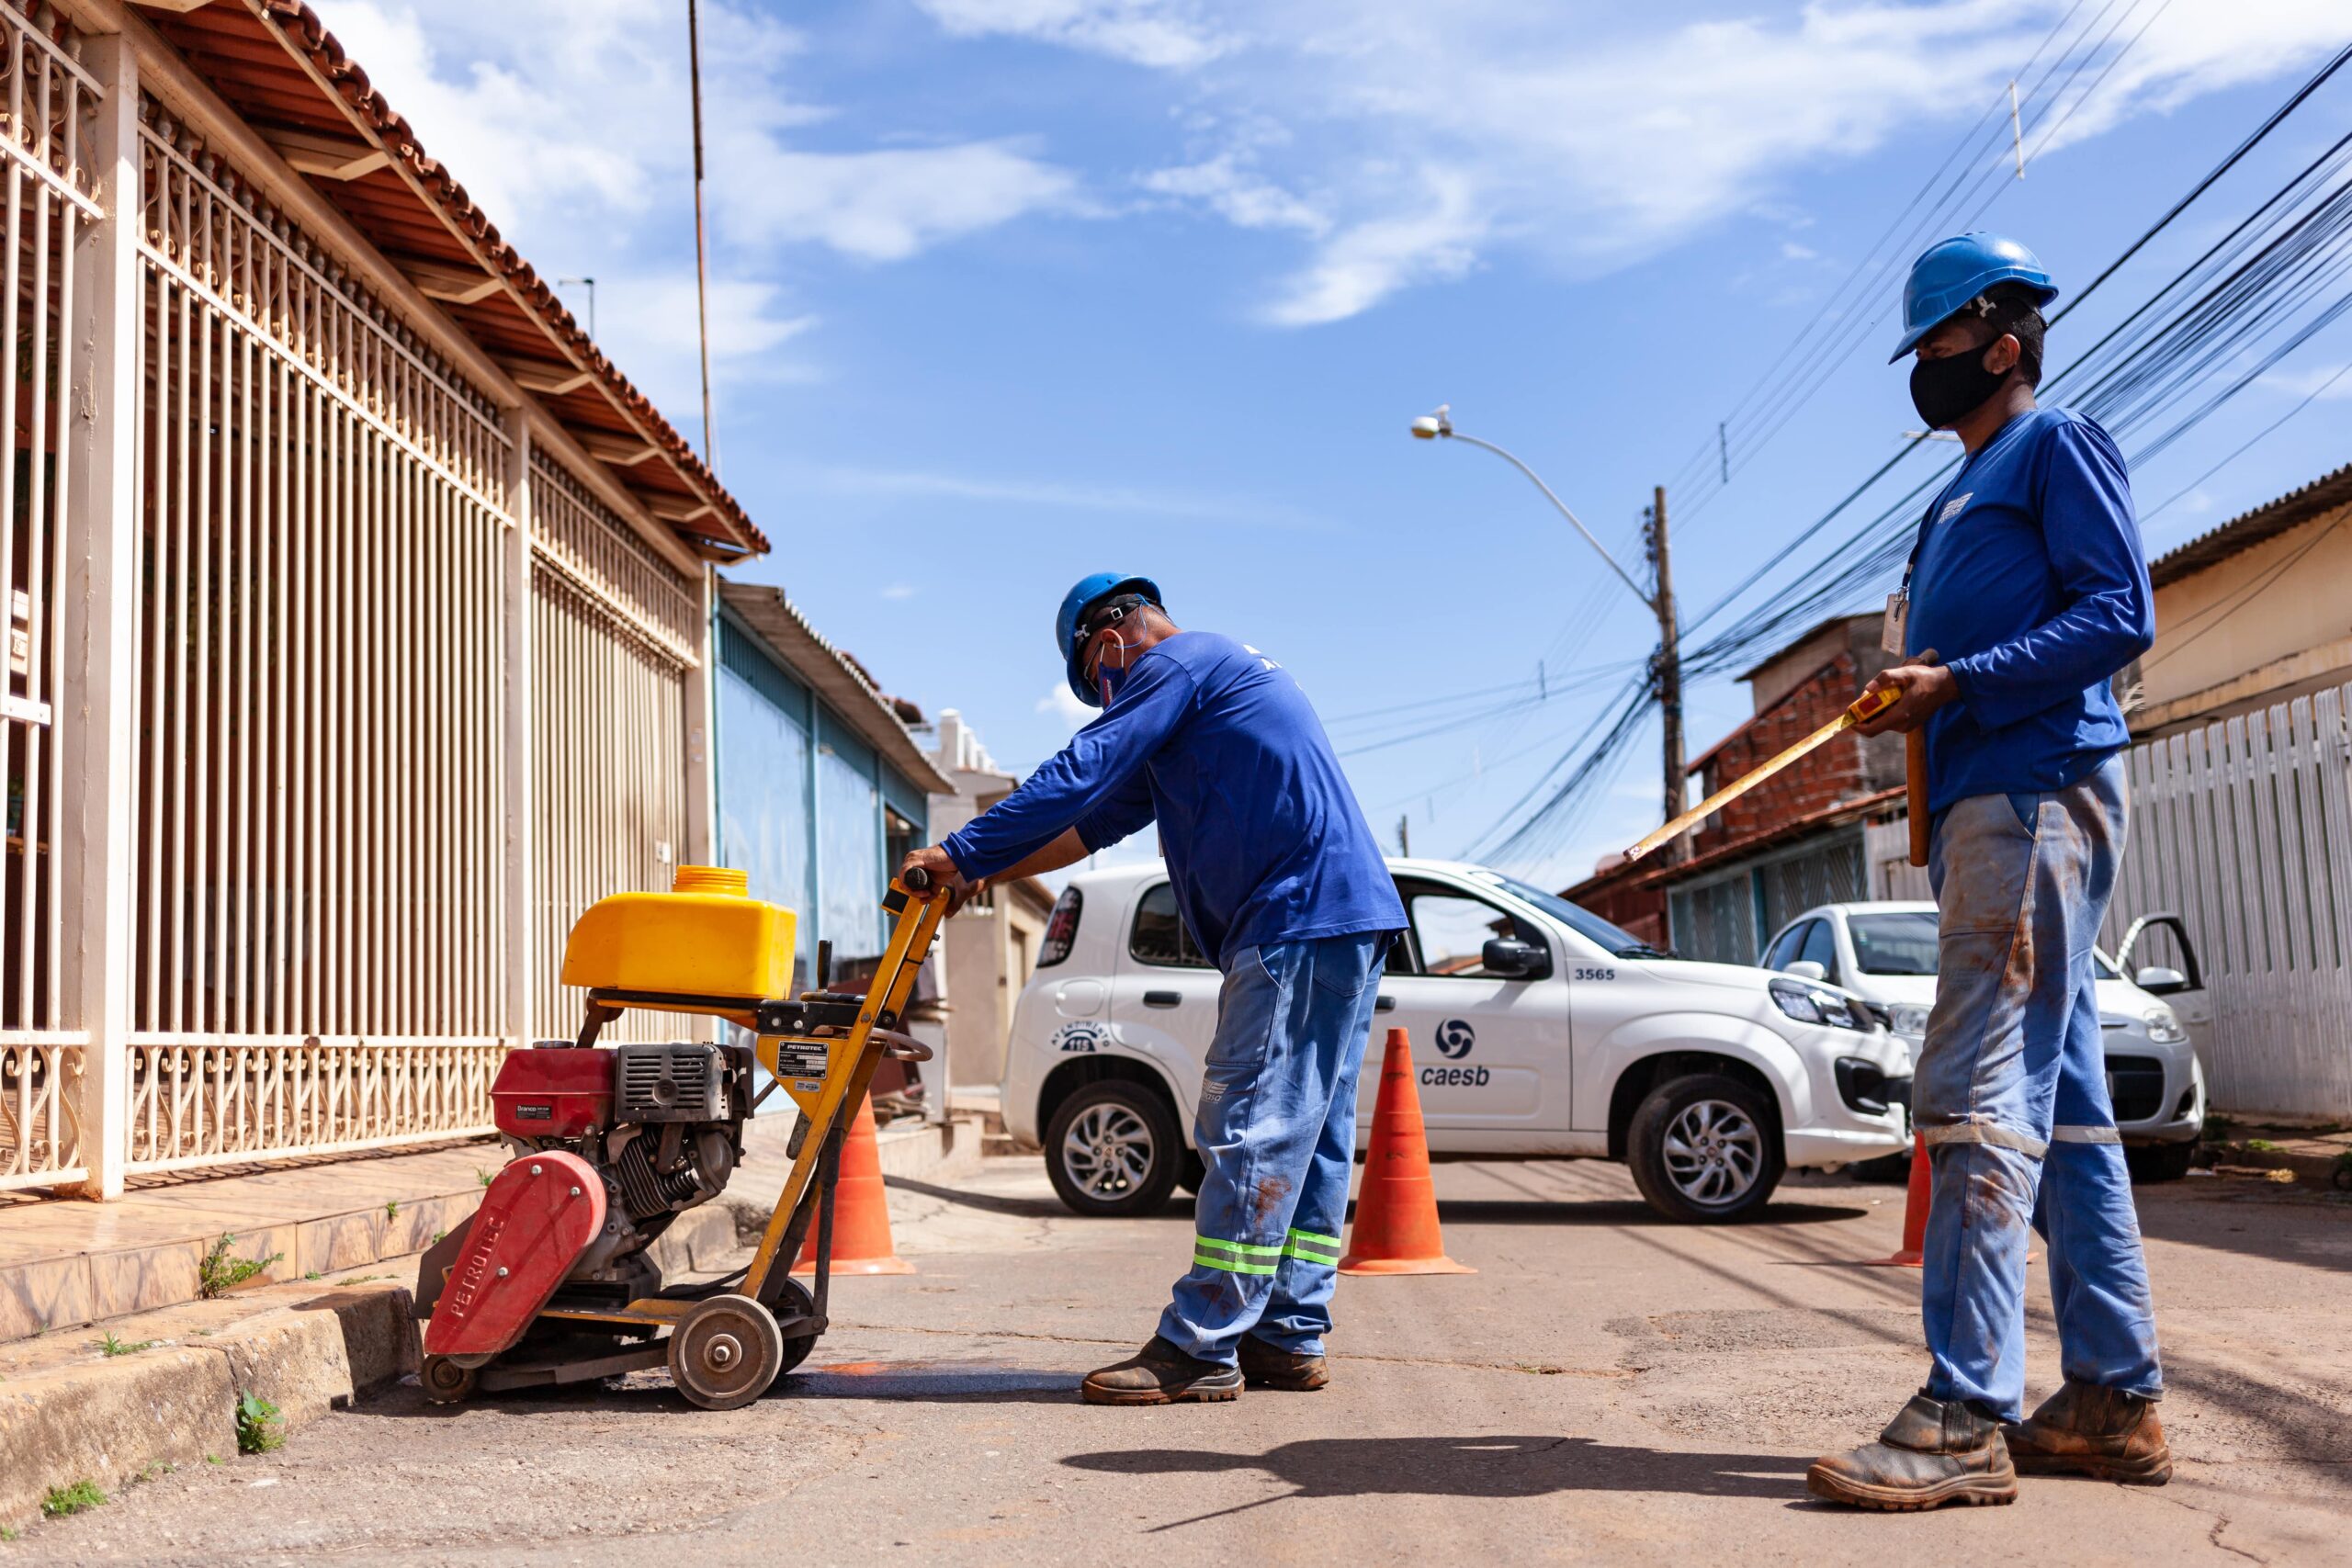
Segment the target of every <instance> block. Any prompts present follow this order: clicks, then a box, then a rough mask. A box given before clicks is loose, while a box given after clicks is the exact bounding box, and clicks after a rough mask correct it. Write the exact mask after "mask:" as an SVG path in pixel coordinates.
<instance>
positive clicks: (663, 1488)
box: [0, 1160, 2352, 1568]
mask: <svg viewBox="0 0 2352 1568" xmlns="http://www.w3.org/2000/svg"><path fill="white" fill-rule="evenodd" d="M1437 1181H1438V1189H1439V1191H1440V1193H1441V1195H1442V1198H1443V1200H1444V1205H1443V1212H1444V1222H1445V1226H1446V1242H1447V1248H1448V1250H1449V1251H1450V1252H1451V1253H1452V1254H1453V1256H1454V1257H1455V1258H1459V1259H1461V1260H1462V1261H1464V1262H1466V1263H1469V1264H1472V1265H1474V1266H1476V1268H1477V1269H1478V1270H1479V1272H1478V1273H1477V1274H1476V1275H1475V1276H1469V1277H1461V1278H1426V1279H1378V1280H1345V1281H1343V1282H1342V1284H1341V1287H1340V1295H1339V1301H1338V1309H1337V1310H1338V1314H1339V1317H1340V1333H1339V1336H1338V1337H1337V1338H1336V1339H1335V1341H1334V1347H1333V1348H1334V1351H1335V1353H1336V1362H1337V1364H1336V1367H1335V1372H1336V1382H1335V1383H1334V1386H1333V1387H1332V1388H1330V1389H1329V1390H1328V1391H1326V1392H1324V1393H1315V1394H1282V1393H1266V1392H1262V1391H1252V1392H1250V1393H1246V1394H1244V1395H1243V1397H1242V1398H1241V1399H1240V1400H1239V1401H1238V1403H1236V1404H1220V1405H1206V1406H1203V1405H1182V1406H1175V1407H1171V1408H1165V1409H1156V1410H1154V1409H1146V1410H1104V1409H1096V1408H1091V1407H1088V1406H1086V1405H1083V1404H1080V1403H1079V1402H1078V1399H1077V1396H1076V1393H1075V1384H1076V1382H1077V1379H1078V1378H1079V1377H1080V1375H1081V1374H1083V1373H1084V1372H1085V1371H1086V1370H1087V1369H1089V1368H1091V1367H1093V1366H1096V1365H1099V1364H1101V1363H1103V1362H1104V1361H1108V1360H1112V1359H1117V1358H1118V1357H1120V1356H1122V1355H1124V1354H1125V1353H1126V1352H1127V1351H1128V1350H1130V1349H1132V1348H1133V1347H1134V1346H1136V1344H1138V1343H1140V1342H1141V1341H1142V1339H1143V1338H1144V1337H1146V1336H1147V1335H1148V1334H1149V1333H1150V1331H1151V1327H1152V1323H1153V1319H1154V1317H1155V1315H1156V1314H1157V1313H1158V1311H1159V1304H1160V1302H1161V1300H1162V1299H1163V1295H1164V1292H1165V1288H1166V1285H1167V1282H1168V1280H1170V1278H1171V1277H1172V1276H1173V1274H1174V1273H1175V1271H1176V1270H1178V1269H1181V1268H1182V1266H1183V1262H1184V1259H1185V1258H1186V1256H1187V1255H1188V1249H1189V1237H1190V1229H1191V1224H1190V1212H1189V1207H1188V1206H1187V1205H1185V1204H1182V1203H1181V1202H1180V1203H1178V1204H1173V1205H1171V1206H1170V1208H1169V1209H1168V1210H1167V1211H1166V1212H1165V1213H1161V1214H1158V1215H1155V1216H1152V1217H1149V1218H1146V1219H1136V1220H1127V1221H1110V1222H1106V1221H1094V1220H1080V1219H1077V1218H1075V1217H1073V1216H1070V1215H1069V1214H1068V1213H1065V1212H1064V1211H1063V1210H1062V1209H1061V1208H1060V1206H1059V1205H1058V1204H1057V1202H1056V1201H1054V1199H1053V1197H1052V1195H1051V1192H1050V1190H1049V1189H1048V1188H1047V1186H1046V1180H1045V1177H1044V1174H1043V1172H1042V1170H1041V1169H1040V1168H1039V1167H1038V1165H1037V1164H1036V1162H1035V1160H1025V1161H1023V1160H992V1161H990V1162H989V1168H988V1170H987V1171H986V1172H985V1173H984V1174H983V1175H982V1176H981V1177H979V1178H978V1179H974V1180H972V1181H970V1182H968V1183H967V1184H965V1185H964V1187H963V1188H962V1189H961V1190H951V1189H948V1188H945V1187H941V1186H938V1185H934V1184H933V1183H929V1182H914V1181H902V1180H893V1181H892V1182H891V1184H890V1188H891V1197H890V1201H891V1207H892V1215H893V1222H894V1224H895V1226H896V1230H897V1235H898V1239H899V1249H900V1251H901V1252H902V1253H903V1254H904V1255H905V1256H906V1257H908V1258H910V1259H911V1260H912V1261H913V1262H915V1263H916V1264H917V1265H918V1267H919V1269H920V1270H921V1271H920V1272H919V1273H918V1274H916V1275H914V1276H912V1277H910V1278H904V1279H851V1280H842V1281H840V1282H838V1283H837V1284H836V1286H835V1294H834V1304H833V1312H834V1327H833V1329H832V1331H831V1333H830V1334H829V1335H828V1336H827V1337H825V1339H823V1340H822V1341H821V1342H820V1344H819V1345H818V1347H817V1348H816V1350H815V1352H814V1354H813V1355H811V1356H810V1358H809V1361H808V1363H807V1365H806V1366H805V1367H804V1368H803V1369H802V1370H801V1371H800V1372H799V1373H797V1374H796V1375H795V1376H793V1377H791V1378H789V1379H787V1380H786V1382H783V1383H782V1384H780V1385H779V1387H778V1389H777V1391H776V1392H775V1393H771V1394H770V1395H769V1396H768V1397H767V1398H765V1399H763V1400H762V1401H760V1402H759V1403H757V1404H753V1405H752V1406H751V1407H749V1408H747V1409H744V1410H739V1411H733V1412H728V1413H723V1414H718V1413H710V1412H703V1411H697V1410H695V1409H692V1408H691V1407H689V1406H687V1405H686V1404H684V1402H683V1401H681V1400H680V1399H679V1398H678V1397H677V1396H676V1395H675V1394H674V1393H673V1392H672V1391H671V1390H670V1388H669V1386H668V1382H667V1379H666V1377H664V1376H662V1375H661V1374H647V1375H641V1376H638V1377H634V1378H631V1379H628V1380H626V1381H624V1382H619V1383H616V1384H613V1385H608V1386H605V1387H603V1388H598V1389H594V1390H588V1391H579V1390H574V1391H571V1392H566V1393H552V1394H545V1395H539V1396H534V1397H515V1396H511V1395H509V1396H504V1397H490V1398H485V1399H482V1400H481V1401H479V1402H477V1403H475V1404H469V1405H465V1406H462V1407H458V1408H457V1409H454V1410H445V1409H440V1408H435V1407H431V1406H427V1405H426V1404H424V1402H423V1400H422V1399H421V1398H420V1396H419V1395H418V1394H417V1393H416V1391H415V1390H414V1389H413V1387H401V1388H397V1389H393V1390H390V1391H388V1392H387V1393H384V1394H383V1395H381V1396H379V1397H378V1398H376V1399H374V1400H372V1401H370V1402H368V1403H367V1404H365V1405H363V1406H362V1407H361V1408H360V1409H358V1410H356V1411H354V1412H350V1413H347V1414H345V1415H341V1416H334V1417H333V1418H330V1419H328V1420H326V1421H323V1422H322V1423H320V1424H318V1425H315V1426H313V1427H309V1428H307V1429H305V1430H304V1431H302V1432H300V1433H299V1434H297V1435H296V1437H295V1438H293V1440H292V1441H291V1442H290V1443H289V1445H288V1447H287V1448H286V1449H285V1450H283V1451H281V1452H278V1453H275V1454H269V1455H263V1456H256V1457H252V1458H238V1457H236V1456H233V1455H224V1456H222V1461H223V1462H221V1463H220V1464H218V1465H200V1466H193V1467H188V1468H186V1469H183V1470H181V1471H179V1472H175V1473H172V1474H168V1475H164V1476H161V1477H158V1478H157V1479H155V1480H153V1481H152V1482H149V1483H143V1484H141V1485H138V1486H135V1487H133V1488H131V1489H130V1491H129V1492H128V1493H127V1494H126V1495H123V1496H121V1497H119V1498H118V1499H116V1500H115V1501H114V1502H113V1503H111V1504H109V1505H108V1506H106V1507H104V1508H102V1509H99V1510H97V1511H96V1512H94V1513H91V1514H88V1515H85V1516H82V1517H77V1518H73V1519H65V1520H59V1521H53V1522H51V1523H48V1524H45V1525H43V1526H41V1527H40V1528H39V1529H35V1530H31V1531H28V1533H27V1534H26V1536H25V1538H24V1539H23V1540H21V1541H18V1542H17V1543H15V1544H13V1545H6V1546H0V1568H5V1565H6V1564H7V1563H9V1562H74V1563H120V1562H138V1563H148V1564H176V1563H220V1562H235V1563H239V1564H264V1563H275V1562H297V1561H302V1562H311V1561H315V1560H317V1559H319V1558H321V1557H333V1558H334V1559H336V1560H338V1561H344V1562H360V1563H372V1562H387V1563H389V1562H401V1563H404V1564H408V1563H444V1562H446V1563H464V1564H484V1563H497V1564H505V1563H515V1564H539V1563H587V1564H607V1563H609V1564H615V1565H619V1564H629V1565H631V1568H639V1565H641V1564H642V1563H643V1562H645V1561H646V1560H647V1559H648V1557H649V1555H650V1554H654V1553H661V1552H670V1553H673V1554H676V1555H678V1556H680V1557H682V1558H684V1557H691V1559H692V1560H693V1561H695V1562H698V1563H733V1562H746V1563H749V1562H760V1563H768V1562H779V1561H791V1562H812V1563H831V1562H839V1563H870V1562H908V1563H924V1562H942V1563H947V1562H952V1563H956V1564H968V1563H993V1562H1008V1563H1010V1562H1087V1563H1090V1564H1103V1563H1128V1562H1155V1561H1162V1560H1165V1559H1166V1558H1167V1557H1168V1555H1169V1554H1170V1553H1182V1554H1183V1555H1184V1556H1186V1557H1188V1558H1191V1559H1193V1560H1196V1561H1231V1560H1246V1561H1253V1562H1357V1561H1363V1562H1384V1561H1395V1560H1397V1559H1398V1558H1400V1557H1404V1556H1407V1555H1411V1556H1416V1557H1426V1558H1433V1559H1437V1560H1441V1561H1446V1562H1465V1561H1476V1562H1482V1563H1491V1562H1686V1561H1688V1560H1689V1559H1690V1558H1691V1555H1692V1553H1693V1551H1700V1552H1705V1553H1709V1554H1718V1555H1719V1554H1724V1553H1726V1551H1728V1552H1730V1553H1732V1554H1736V1556H1737V1557H1739V1558H1740V1559H1742V1560H1744V1561H1748V1562H1805V1563H1845V1562H1853V1563H1870V1564H1872V1565H1873V1568H1879V1565H1883V1564H1884V1563H1885V1562H1890V1561H1894V1560H1896V1559H1897V1558H1899V1557H1901V1556H1904V1555H1907V1554H1911V1553H1916V1552H1918V1551H1922V1550H1934V1551H1949V1552H1953V1553H1965V1554H1968V1555H1970V1556H1972V1557H1976V1558H1979V1559H1983V1560H1991V1559H1994V1558H2006V1557H2018V1558H2026V1557H2030V1558H2031V1559H2033V1560H2036V1561H2054V1562H2084V1563H2098V1562H2131V1563H2134V1564H2162V1563H2174V1562H2181V1563H2199V1562H2245V1561H2252V1562H2280V1563H2296V1562H2319V1561H2326V1560H2331V1559H2334V1560H2341V1557H2342V1552H2343V1547H2342V1540H2343V1538H2344V1536H2345V1534H2346V1529H2347V1527H2352V1339H2347V1337H2346V1335H2345V1334H2344V1333H2343V1332H2342V1328H2341V1314H2340V1311H2339V1310H2338V1306H2337V1303H2340V1301H2341V1297H2342V1290H2343V1281H2344V1278H2345V1271H2346V1268H2347V1266H2352V1201H2346V1200H2342V1199H2336V1198H2332V1197H2324V1196H2316V1195H2310V1194H2301V1193H2297V1192H2295V1191H2293V1190H2282V1189H2279V1188H2276V1187H2271V1186H2268V1185H2267V1184H2259V1185H2256V1184H2251V1183H2248V1184H2240V1183H2235V1182H2231V1181H2227V1180H2222V1179H2211V1178H2199V1179H2191V1180H2189V1181H2186V1182H2182V1183H2178V1184H2177V1185H2174V1186H2171V1187H2163V1188H2149V1189H2143V1190H2142V1191H2141V1213H2142V1222H2143V1227H2144V1228H2145V1230H2146V1232H2147V1235H2148V1247H2149V1261H2150V1266H2151V1269H2152V1272H2153V1274H2154V1281H2155V1288H2156V1298H2157V1303H2158V1314H2159V1324H2160V1327H2161V1329H2162V1332H2163V1334H2164V1345H2165V1357H2166V1361H2167V1368H2168V1372H2169V1375H2170V1378H2171V1383H2172V1392H2171V1393H2170V1395H2169V1396H2168V1398H2167V1399H2166V1401H2165V1407H2164V1410H2165V1424H2166V1427H2167V1428H2168V1429H2169V1431H2170V1433H2171V1436H2172V1441H2173V1445H2174V1449H2175V1452H2176V1454H2177V1458H2178V1461H2179V1464H2178V1472H2177V1476H2176V1479H2175V1480H2174V1482H2173V1483H2172V1484H2171V1485H2170V1486H2168V1487H2164V1488H2160V1489H2134V1488H2126V1487H2117V1486H2110V1485H2106V1484H2102V1483H2088V1482H2069V1481H2047V1480H2045V1481H2033V1480H2029V1481H2028V1482H2026V1483H2025V1487H2024V1495H2023V1497H2022V1499H2021V1500H2020V1501H2019V1502H2018V1504H2017V1505H2016V1506H2012V1507H2007V1508H1978V1509H1964V1510H1959V1511H1956V1512H1954V1511H1947V1512H1943V1513H1939V1514H1933V1515H1921V1516H1892V1515H1878V1514H1854V1513H1847V1512H1843V1511H1839V1510H1834V1509H1830V1508H1827V1507H1826V1506H1821V1505H1817V1504H1815V1503H1814V1502H1812V1501H1811V1500H1809V1499H1808V1498H1807V1497H1806V1496H1805V1495H1804V1489H1803V1482H1802V1476H1803V1472H1804V1467H1805V1465H1806V1464H1807V1463H1808V1462H1810V1461H1811V1460H1812V1459H1813V1458H1814V1456H1815V1454H1817V1453H1819V1452H1821V1451H1823V1450H1827V1449H1832V1448H1843V1447H1846V1446H1849V1445H1850V1444H1852V1443H1854V1442H1858V1441H1860V1440H1862V1439H1864V1438H1867V1437H1869V1436H1871V1434H1873V1433H1875V1431H1876V1430H1877V1428H1878V1427H1880V1426H1881V1425H1882V1424H1883V1422H1884V1421H1885V1419H1886V1417H1887V1416H1888V1415H1889V1414H1891V1413H1892V1412H1893V1411H1894V1408H1895V1407H1896V1406H1897V1405H1898V1404H1900V1403H1901V1402H1902V1400H1903V1399H1904V1398H1905V1396H1906V1395H1907V1394H1908V1393H1909V1392H1910V1391H1911V1389H1912V1388H1913V1387H1915V1386H1916V1385H1917V1382H1918V1381H1919V1378H1920V1376H1921V1373H1922V1371H1923V1369H1924V1360H1925V1358H1924V1353H1923V1352H1922V1351H1921V1350H1920V1348H1919V1343H1918V1327H1917V1305H1916V1302H1917V1275H1916V1274H1915V1273H1912V1272H1909V1271H1906V1270H1897V1269H1869V1268H1860V1267H1856V1266H1855V1262H1856V1260H1857V1259H1863V1258H1873V1257H1878V1256H1883V1255H1884V1254H1885V1253H1887V1252H1889V1251H1891V1250H1893V1248H1894V1245H1895V1242H1896V1240H1897V1236H1898V1232H1899V1227H1900V1224H1901V1209H1902V1191H1901V1190H1900V1189H1899V1188H1891V1187H1878V1186H1864V1185H1858V1184H1854V1183H1850V1182H1848V1181H1845V1180H1843V1179H1837V1178H1817V1177H1816V1178H1806V1179H1801V1180H1792V1182H1791V1183H1790V1184H1789V1185H1787V1186H1785V1187H1784V1188H1783V1189H1782V1190H1781V1195H1780V1198H1779V1201H1777V1202H1776V1203H1775V1204H1774V1205H1773V1207H1772V1209H1771V1210H1770V1216H1769V1219H1768V1222H1767V1223H1764V1224H1754V1225H1747V1226H1742V1227H1736V1228H1730V1229H1715V1228H1693V1227H1682V1226H1675V1225H1668V1224H1663V1223H1660V1222H1658V1221H1657V1220H1656V1219H1655V1218H1653V1217H1652V1216H1651V1215H1650V1213H1649V1212H1648V1211H1647V1210H1646V1209H1645V1208H1644V1207H1643V1206H1642V1205H1641V1204H1640V1202H1639V1201H1637V1200H1636V1199H1635V1198H1634V1193H1633V1189H1632V1183H1631V1181H1630V1180H1629V1179H1627V1177H1626V1175H1625V1173H1624V1172H1623V1170H1622V1169H1620V1168H1616V1167H1612V1166H1607V1165H1601V1164H1597V1163H1567V1162H1544V1163H1532V1164H1503V1163H1497V1164H1477V1165H1452V1166H1443V1167H1441V1168H1439V1169H1438V1172H1437ZM2034 1273H2035V1275H2036V1276H2037V1278H2036V1280H2035V1283H2034V1285H2033V1287H2032V1290H2033V1294H2034V1297H2035V1299H2036V1305H2035V1316H2034V1322H2033V1325H2032V1333H2031V1336H2030V1354H2031V1356H2032V1367H2031V1371H2030V1375H2029V1386H2030V1389H2031V1390H2032V1392H2033V1394H2034V1395H2035V1396H2036V1397H2039V1396H2040V1395H2041V1394H2042V1393H2047V1392H2048V1391H2049V1389H2050V1388H2051V1387H2052V1386H2053V1385H2054V1383H2055V1381H2056V1378H2057V1348H2056V1344H2055V1341H2054V1339H2053V1337H2052V1335H2051V1333H2050V1322H2049V1316H2048V1313H2047V1308H2046V1296H2045V1294H2044V1292H2045V1290H2046V1287H2045V1286H2044V1285H2043V1284H2042V1283H2041V1280H2040V1278H2039V1276H2040V1275H2041V1269H2040V1267H2039V1265H2037V1266H2036V1268H2035V1269H2034Z"/></svg>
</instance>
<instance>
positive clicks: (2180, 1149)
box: [2123, 1142, 2197, 1182]
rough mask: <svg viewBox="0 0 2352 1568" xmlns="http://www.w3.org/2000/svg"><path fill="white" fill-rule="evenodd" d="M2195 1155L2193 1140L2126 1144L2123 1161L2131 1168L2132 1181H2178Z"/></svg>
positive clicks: (2185, 1173)
mask: <svg viewBox="0 0 2352 1568" xmlns="http://www.w3.org/2000/svg"><path fill="white" fill-rule="evenodd" d="M2196 1155H2197V1145H2196V1144H2195V1143H2194V1142H2189V1143H2179V1144H2143V1145H2138V1146H2136V1147H2134V1146H2131V1145H2126V1146H2125V1148H2124V1150H2123V1163H2124V1164H2125V1165H2126V1166H2127V1167H2129V1168H2131V1179H2132V1180H2134V1181H2138V1182H2154V1181H2178V1180H2179V1179H2181V1178H2182V1177H2184V1176H2187V1175H2188V1167H2189V1162H2190V1161H2191V1160H2193V1159H2194V1158H2195V1157H2196Z"/></svg>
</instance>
